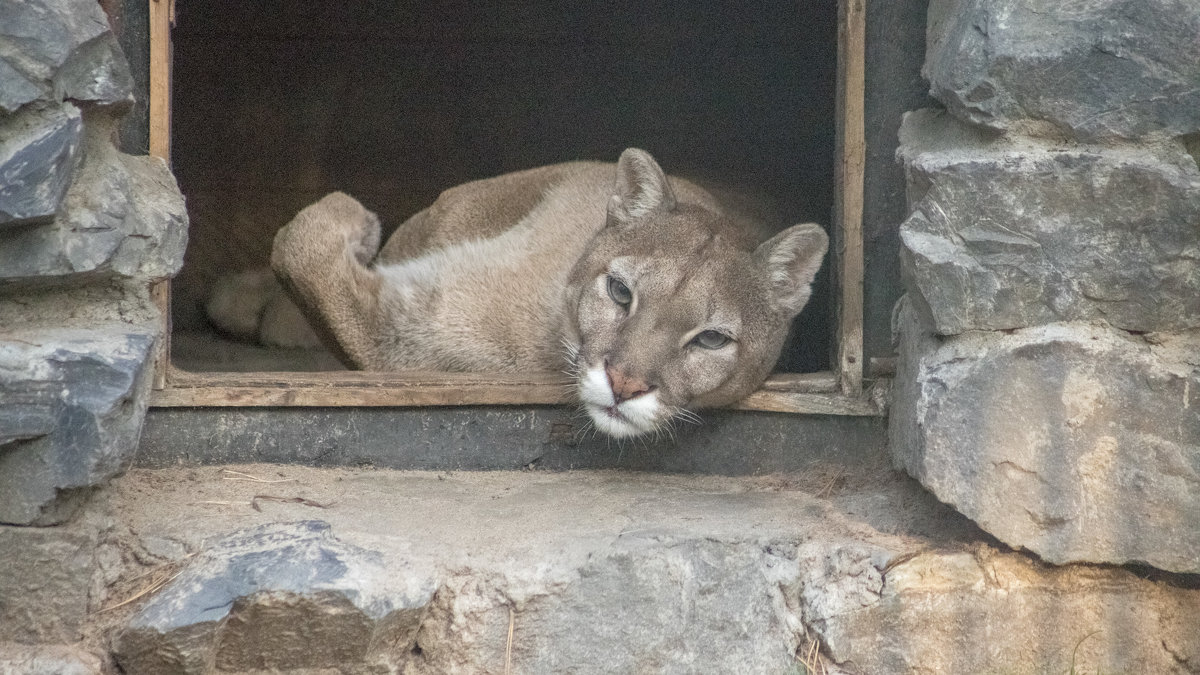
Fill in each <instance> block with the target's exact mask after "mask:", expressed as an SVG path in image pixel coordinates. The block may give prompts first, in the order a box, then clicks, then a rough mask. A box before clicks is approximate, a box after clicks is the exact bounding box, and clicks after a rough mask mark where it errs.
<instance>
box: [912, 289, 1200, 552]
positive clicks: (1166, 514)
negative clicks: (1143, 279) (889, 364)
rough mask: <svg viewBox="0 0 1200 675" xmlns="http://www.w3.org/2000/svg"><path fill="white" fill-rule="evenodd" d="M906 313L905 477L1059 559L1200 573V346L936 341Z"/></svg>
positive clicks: (1064, 327)
mask: <svg viewBox="0 0 1200 675" xmlns="http://www.w3.org/2000/svg"><path fill="white" fill-rule="evenodd" d="M900 316H901V318H900V326H899V330H900V337H901V344H902V348H901V356H900V359H899V365H898V370H897V378H896V382H897V384H896V389H895V390H894V394H895V403H894V406H893V408H892V412H891V421H890V427H891V428H890V434H891V439H890V440H891V448H892V452H893V453H894V458H895V461H896V464H897V465H898V466H900V467H901V468H903V469H905V470H907V471H908V472H909V473H910V474H911V475H913V476H914V477H916V478H917V479H918V480H919V481H921V483H922V484H924V485H925V486H926V487H927V488H928V489H929V490H930V491H932V492H933V494H934V495H935V496H937V498H938V499H940V500H942V501H943V502H946V503H947V504H950V505H951V506H953V507H954V508H955V509H957V510H958V511H959V512H961V513H963V514H964V515H966V516H967V517H969V518H971V519H972V520H974V521H975V522H976V523H978V524H979V526H980V527H982V528H983V529H984V530H986V531H988V532H990V533H991V534H993V535H995V536H996V537H997V538H998V539H1000V540H1001V541H1003V542H1005V543H1007V544H1009V545H1011V546H1015V547H1018V548H1024V549H1028V550H1030V551H1033V552H1034V553H1036V554H1038V555H1039V556H1041V557H1042V558H1043V559H1044V560H1047V561H1049V562H1053V563H1070V562H1083V561H1086V562H1095V563H1113V564H1125V563H1146V564H1149V565H1153V566H1154V567H1158V568H1160V569H1163V570H1169V571H1172V572H1187V573H1197V572H1200V518H1197V517H1196V514H1200V368H1198V367H1197V364H1200V333H1197V332H1192V333H1188V334H1178V335H1161V334H1160V335H1150V336H1145V337H1140V336H1135V335H1130V334H1126V333H1122V332H1120V331H1115V330H1112V329H1110V328H1106V327H1104V326H1102V325H1096V324H1082V323H1074V324H1052V325H1047V326H1042V327H1038V328H1030V329H1024V330H1019V331H1014V332H1012V333H1011V334H1002V333H980V332H974V333H965V334H963V335H960V336H956V337H952V338H944V339H939V338H936V337H934V336H933V335H931V334H930V333H928V332H927V331H926V330H925V329H924V328H923V327H922V326H921V324H920V323H919V321H918V320H917V319H916V318H915V315H914V314H913V313H912V312H911V311H909V310H908V309H902V310H901V312H900Z"/></svg>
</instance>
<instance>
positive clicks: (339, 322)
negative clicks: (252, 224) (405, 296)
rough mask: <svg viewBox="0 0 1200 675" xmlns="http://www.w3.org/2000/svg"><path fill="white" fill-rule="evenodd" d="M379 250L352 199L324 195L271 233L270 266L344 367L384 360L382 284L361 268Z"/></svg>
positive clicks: (371, 219)
mask: <svg viewBox="0 0 1200 675" xmlns="http://www.w3.org/2000/svg"><path fill="white" fill-rule="evenodd" d="M378 250H379V218H378V217H377V216H376V215H375V214H374V213H372V212H370V211H368V210H367V209H365V208H364V207H363V205H362V204H360V203H358V201H357V200H355V199H354V198H353V197H350V196H349V195H346V194H343V193H341V192H334V193H332V194H329V195H326V196H325V197H324V198H322V199H321V200H320V201H318V202H316V203H315V204H312V205H310V206H308V207H305V208H304V209H303V210H302V211H300V213H298V214H296V217H295V218H293V219H292V221H291V222H290V223H288V224H287V225H285V226H284V227H283V228H282V229H281V230H279V232H278V233H277V234H276V235H275V244H274V249H273V250H272V252H271V268H272V269H273V270H274V271H275V275H276V276H277V277H279V280H280V282H281V283H282V284H283V287H284V288H285V289H287V292H288V295H290V296H291V298H292V300H294V301H295V302H296V304H297V305H298V306H299V307H300V309H301V311H303V312H304V316H305V318H307V319H308V321H309V323H310V324H312V326H313V328H314V329H315V330H316V332H317V334H318V335H320V336H321V340H322V341H323V342H324V343H325V345H326V346H327V347H328V348H329V349H330V350H331V351H332V352H333V353H334V354H335V355H336V356H337V357H338V358H339V359H341V360H342V362H343V363H345V364H346V366H347V367H349V368H357V369H362V370H371V369H379V368H382V367H383V365H384V363H383V359H382V355H381V350H380V347H379V341H380V339H381V335H382V332H383V331H384V330H385V328H384V322H385V321H386V317H385V316H384V312H383V303H382V299H381V297H380V295H381V293H382V291H383V288H384V285H383V281H382V278H381V277H380V276H379V274H378V273H377V272H376V271H375V270H373V269H371V268H369V267H367V264H368V263H370V261H371V259H372V258H373V257H374V256H375V253H376V252H377V251H378Z"/></svg>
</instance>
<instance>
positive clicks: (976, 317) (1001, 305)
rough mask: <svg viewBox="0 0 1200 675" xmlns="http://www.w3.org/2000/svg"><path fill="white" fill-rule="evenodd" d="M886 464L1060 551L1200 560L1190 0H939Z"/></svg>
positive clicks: (915, 126) (912, 146) (1198, 224)
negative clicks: (931, 101)
mask: <svg viewBox="0 0 1200 675" xmlns="http://www.w3.org/2000/svg"><path fill="white" fill-rule="evenodd" d="M928 28H929V31H928V35H927V41H928V50H927V53H926V62H925V71H924V72H925V75H926V77H927V78H928V79H929V82H930V88H931V93H932V94H933V95H934V96H935V97H936V98H937V99H938V100H939V101H940V102H941V103H942V104H943V105H944V106H945V109H944V110H918V111H915V112H912V113H909V114H908V115H907V116H906V118H905V120H904V124H903V128H902V130H901V149H900V151H899V153H898V154H899V157H900V159H901V161H902V162H903V164H904V166H905V169H906V171H907V175H908V199H909V206H910V210H911V215H910V216H909V217H908V219H907V220H906V221H905V223H904V225H903V226H902V228H901V241H902V250H901V258H902V269H903V274H904V278H905V287H906V290H907V296H906V299H905V300H904V301H903V302H902V303H901V304H900V306H899V308H898V311H897V314H896V321H895V324H896V326H895V327H896V333H897V336H898V339H899V343H900V352H901V355H900V359H899V366H898V375H897V387H896V397H895V405H894V407H893V409H892V415H891V422H890V426H891V447H892V452H893V455H894V459H895V463H896V465H897V466H898V467H901V468H903V469H905V470H906V471H908V472H909V473H910V474H912V475H913V476H914V477H916V478H917V479H919V480H920V481H921V482H922V483H923V484H924V485H925V486H926V487H927V488H928V489H929V490H931V491H932V492H933V493H934V494H935V495H936V496H937V497H938V498H939V499H941V500H942V501H944V502H946V503H948V504H950V505H952V506H954V507H955V508H956V509H958V510H959V511H961V512H962V513H964V514H966V515H967V516H969V517H970V518H971V519H973V520H974V521H975V522H976V523H978V524H979V525H980V526H981V527H982V528H983V529H985V530H986V531H988V532H990V533H991V534H993V535H995V536H996V537H997V538H998V539H1000V540H1001V541H1003V542H1005V543H1006V544H1008V545H1010V546H1013V547H1014V548H1018V549H1026V550H1028V551H1031V552H1033V553H1035V554H1037V555H1038V556H1040V557H1041V558H1043V559H1044V560H1047V561H1049V562H1053V563H1071V562H1091V563H1108V564H1116V565H1124V564H1129V563H1137V564H1148V565H1152V566H1154V567H1157V568H1159V569H1162V570H1168V571H1171V572H1183V573H1193V574H1194V573H1197V572H1200V517H1198V515H1200V398H1198V396H1200V394H1197V391H1198V387H1200V170H1198V169H1197V153H1196V143H1195V141H1196V138H1197V136H1196V134H1197V133H1200V5H1197V4H1196V3H1194V2H1186V1H1178V0H1176V1H1173V0H1083V1H1081V2H1073V3H1058V2H1047V1H1042V0H990V1H989V0H934V1H933V2H932V3H931V4H930V10H929V24H928Z"/></svg>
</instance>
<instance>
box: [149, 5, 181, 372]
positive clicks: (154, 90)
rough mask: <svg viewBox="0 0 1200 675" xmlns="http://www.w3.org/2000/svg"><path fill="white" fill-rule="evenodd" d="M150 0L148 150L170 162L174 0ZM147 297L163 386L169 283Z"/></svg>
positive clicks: (156, 286)
mask: <svg viewBox="0 0 1200 675" xmlns="http://www.w3.org/2000/svg"><path fill="white" fill-rule="evenodd" d="M148 2H149V3H150V154H151V155H153V156H155V157H161V158H162V159H163V161H165V162H167V164H170V163H171V23H172V21H173V20H174V11H175V5H174V0H148ZM150 299H151V300H152V301H153V302H154V304H155V305H156V306H157V307H158V311H159V316H160V321H161V326H162V333H163V337H162V339H161V340H159V344H158V348H157V350H156V351H155V354H154V388H155V389H164V388H166V386H167V371H168V369H169V368H170V365H171V283H170V282H169V281H165V280H164V281H156V282H154V283H153V284H151V285H150Z"/></svg>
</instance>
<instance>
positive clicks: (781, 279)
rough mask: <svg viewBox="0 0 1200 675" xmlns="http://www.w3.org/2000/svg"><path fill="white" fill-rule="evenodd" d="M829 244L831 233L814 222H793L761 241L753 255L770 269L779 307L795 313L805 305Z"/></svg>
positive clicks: (772, 290)
mask: <svg viewBox="0 0 1200 675" xmlns="http://www.w3.org/2000/svg"><path fill="white" fill-rule="evenodd" d="M828 248H829V237H828V236H826V235H825V231H824V230H822V229H821V226H820V225H816V224H814V223H804V224H802V225H794V226H792V227H789V228H788V229H786V230H784V231H783V232H780V233H779V234H777V235H775V236H774V237H771V238H770V239H768V240H767V241H765V242H763V243H762V244H760V245H759V247H758V249H757V250H756V251H755V252H754V257H755V258H756V259H757V260H758V261H759V263H760V264H761V265H763V266H764V267H765V268H766V270H767V274H768V278H769V279H770V284H771V294H772V296H773V297H772V300H773V301H774V302H775V305H776V306H777V307H779V308H780V309H781V310H783V311H785V312H787V313H789V314H791V315H793V316H795V315H796V314H799V313H800V310H802V309H804V305H805V304H807V303H808V297H809V296H810V295H812V286H811V284H812V281H813V277H815V276H817V271H818V270H820V269H821V261H822V260H824V259H825V251H826V249H828Z"/></svg>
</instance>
